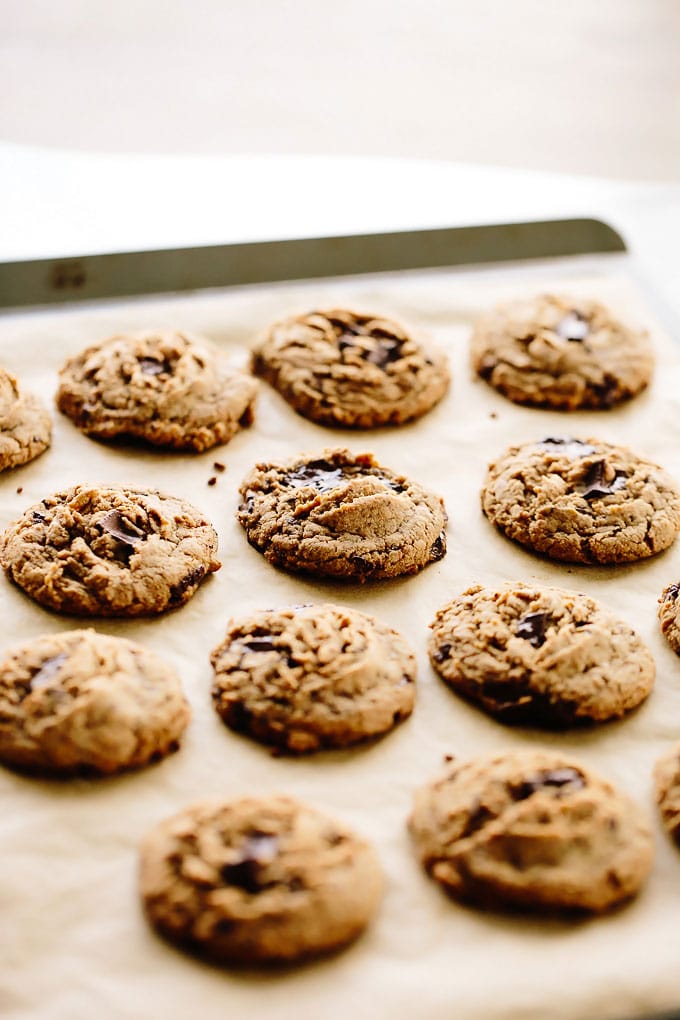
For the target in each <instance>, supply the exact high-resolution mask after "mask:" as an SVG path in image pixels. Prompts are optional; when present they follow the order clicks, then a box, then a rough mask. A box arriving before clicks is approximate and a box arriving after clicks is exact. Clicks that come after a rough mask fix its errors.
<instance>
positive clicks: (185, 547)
mask: <svg viewBox="0 0 680 1020" xmlns="http://www.w3.org/2000/svg"><path fill="white" fill-rule="evenodd" d="M216 552H217V535H216V534H215V529H214V528H213V526H212V524H210V522H209V521H208V520H206V518H205V517H204V516H203V515H202V514H201V513H200V512H199V511H198V510H196V508H195V507H193V506H192V505H191V504H190V503H187V502H185V501H184V500H182V499H176V498H175V497H174V496H168V495H165V494H163V493H160V492H157V491H155V490H152V489H126V488H123V487H122V486H118V485H98V486H91V485H76V486H75V487H74V488H72V489H65V490H63V491H62V492H57V493H55V494H54V495H53V496H50V497H49V498H48V499H44V500H43V501H42V502H41V503H36V505H35V506H32V507H29V509H28V510H27V511H26V512H25V513H24V514H23V516H22V517H20V518H19V520H18V521H16V522H15V523H14V524H11V525H10V526H9V528H7V530H6V531H5V533H4V534H3V535H2V537H1V538H0V562H1V563H2V566H3V567H4V568H5V570H6V571H7V573H8V575H9V576H10V578H11V579H12V580H13V581H14V582H15V583H16V584H18V585H19V587H20V588H23V589H24V591H25V592H26V594H27V595H30V597H31V598H33V599H35V601H36V602H39V603H40V604H41V605H43V606H46V607H47V608H48V609H55V610H57V612H60V613H72V614H74V615H75V616H143V615H146V614H151V613H162V612H163V611H164V610H165V609H174V608H175V607H176V606H181V605H183V604H184V603H185V602H186V601H187V600H188V599H190V598H191V596H192V595H193V594H194V592H195V591H196V589H197V588H198V586H199V584H200V583H201V581H202V580H203V578H204V577H205V576H206V575H207V574H209V573H211V572H212V571H214V570H219V567H220V563H219V560H217V559H216Z"/></svg>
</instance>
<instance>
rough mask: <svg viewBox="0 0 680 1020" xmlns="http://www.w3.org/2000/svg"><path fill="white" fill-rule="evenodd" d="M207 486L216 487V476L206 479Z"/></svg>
mask: <svg viewBox="0 0 680 1020" xmlns="http://www.w3.org/2000/svg"><path fill="white" fill-rule="evenodd" d="M208 485H217V476H216V475H211V477H210V478H209V479H208Z"/></svg>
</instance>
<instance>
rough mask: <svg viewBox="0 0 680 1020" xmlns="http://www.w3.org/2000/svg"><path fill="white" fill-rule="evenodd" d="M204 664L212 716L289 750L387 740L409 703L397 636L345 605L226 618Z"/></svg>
mask: <svg viewBox="0 0 680 1020" xmlns="http://www.w3.org/2000/svg"><path fill="white" fill-rule="evenodd" d="M211 662H212V665H213V669H214V671H215V681H214V684H213V689H212V695H213V701H214V705H215V709H216V711H217V712H218V713H219V715H220V716H221V717H222V718H223V719H224V721H225V722H226V723H227V725H228V726H230V727H231V728H232V729H234V730H237V731H238V732H241V733H246V734H248V735H250V736H252V737H254V738H255V739H256V740H261V741H262V742H263V743H266V744H273V745H275V746H277V747H281V748H283V749H285V750H287V751H291V752H295V753H301V752H305V751H317V750H319V749H320V748H327V747H345V746H346V745H349V744H355V743H357V742H358V741H361V740H366V739H368V738H370V737H377V736H380V735H382V734H384V733H387V732H388V731H389V730H391V729H392V728H393V726H395V725H396V724H397V723H398V722H401V720H402V719H405V718H406V717H407V716H408V715H410V714H411V711H412V709H413V703H414V700H415V678H416V660H415V656H414V655H413V652H412V651H411V649H410V648H409V646H408V645H407V643H406V641H405V640H404V638H403V637H402V636H401V635H400V634H399V633H397V631H395V630H392V628H391V627H387V626H385V625H384V624H382V623H379V622H378V621H377V620H375V619H374V618H373V617H372V616H367V615H366V614H365V613H360V612H358V611H357V610H354V609H346V608H344V607H342V606H334V605H329V604H325V605H318V606H292V607H289V608H284V609H265V610H261V611H260V612H257V613H252V614H251V615H250V616H247V617H244V618H242V619H238V620H232V621H231V622H230V624H229V626H228V628H227V634H226V637H225V639H224V641H223V642H222V643H221V644H220V645H218V647H217V648H215V649H214V650H213V653H212V656H211Z"/></svg>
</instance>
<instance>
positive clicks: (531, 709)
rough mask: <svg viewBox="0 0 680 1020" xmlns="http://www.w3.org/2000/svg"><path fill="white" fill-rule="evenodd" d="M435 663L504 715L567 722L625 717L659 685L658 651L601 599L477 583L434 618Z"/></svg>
mask: <svg viewBox="0 0 680 1020" xmlns="http://www.w3.org/2000/svg"><path fill="white" fill-rule="evenodd" d="M430 626H431V628H432V635H431V637H430V646H429V651H430V659H431V662H432V665H433V667H434V668H435V670H436V671H437V672H438V673H439V675H440V676H441V677H442V679H443V680H444V681H445V682H446V683H447V684H449V686H450V687H452V688H453V690H454V691H456V692H457V693H458V694H461V695H463V696H464V697H466V698H469V699H470V700H471V701H473V702H474V703H475V704H477V705H479V706H480V707H481V708H483V709H484V710H485V711H486V712H488V713H489V714H490V715H493V716H495V717H496V718H498V719H499V720H500V721H501V722H506V723H520V724H524V725H529V726H544V727H547V728H557V729H563V728H566V727H568V726H573V725H575V724H578V723H587V722H605V721H606V720H608V719H617V718H620V717H621V716H623V715H624V714H625V713H626V712H629V711H630V710H631V709H633V708H635V707H636V706H637V705H639V704H640V702H641V701H643V700H644V699H645V698H646V697H647V695H648V694H649V693H650V691H651V690H652V687H653V685H654V676H655V665H654V659H653V657H652V654H651V652H650V651H649V649H648V648H647V646H646V645H645V643H644V642H643V641H642V639H641V638H640V637H638V635H637V634H636V633H635V631H634V630H633V629H632V628H631V627H630V626H629V625H628V624H627V623H625V622H624V621H622V620H619V619H617V618H616V617H615V616H614V614H613V613H610V612H609V611H608V610H607V609H605V608H604V607H602V606H601V605H600V604H599V603H598V602H596V601H595V599H592V598H590V597H589V596H587V595H579V594H577V593H576V592H569V591H562V590H559V589H557V588H537V587H533V586H531V587H530V586H528V585H521V584H517V585H509V586H507V587H506V588H503V589H499V590H494V589H492V588H483V587H482V586H481V585H474V586H473V587H471V588H468V589H467V591H465V592H463V594H462V595H459V596H458V597H457V598H454V599H452V600H451V601H450V602H449V603H448V604H447V605H445V606H444V607H443V608H442V609H440V610H439V612H438V613H437V615H436V617H435V619H434V622H433V623H432V624H431V625H430Z"/></svg>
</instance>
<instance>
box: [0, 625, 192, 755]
mask: <svg viewBox="0 0 680 1020" xmlns="http://www.w3.org/2000/svg"><path fill="white" fill-rule="evenodd" d="M189 717H190V711H189V706H188V704H187V702H186V700H185V698H184V695H183V694H182V688H181V685H180V682H179V679H178V678H177V676H176V674H175V672H174V670H173V669H172V668H171V667H170V666H169V665H168V664H167V663H166V662H164V661H163V660H162V659H161V658H159V657H158V656H157V655H155V654H154V653H153V652H151V651H149V650H148V649H146V648H143V647H142V646H141V645H138V644H135V643H133V642H132V641H127V640H125V639H123V638H116V637H109V636H107V635H104V634H97V633H95V631H93V630H76V631H64V632H62V633H60V634H48V635H45V636H43V637H39V638H35V639H33V640H32V641H28V642H26V643H25V644H24V645H22V646H21V647H19V648H15V649H13V650H10V651H9V652H7V653H6V654H5V656H4V658H3V659H2V661H0V761H3V762H5V763H6V764H9V765H15V766H18V767H20V768H25V769H28V770H38V771H40V772H45V773H50V774H53V775H68V774H72V773H76V772H80V771H83V770H84V771H86V772H90V771H93V772H99V773H106V774H108V773H113V772H119V771H122V770H123V769H131V768H138V767H140V766H142V765H145V764H147V763H148V762H149V761H152V760H156V759H158V758H162V757H164V756H165V755H166V754H168V753H169V752H171V751H174V750H176V748H177V746H178V742H179V740H180V738H181V736H182V733H183V732H184V730H185V728H186V726H187V723H188V722H189Z"/></svg>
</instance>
